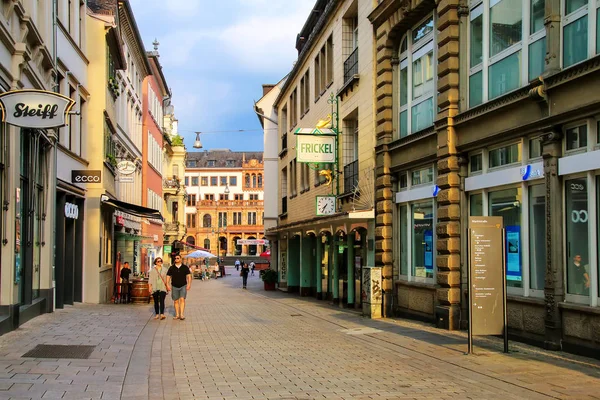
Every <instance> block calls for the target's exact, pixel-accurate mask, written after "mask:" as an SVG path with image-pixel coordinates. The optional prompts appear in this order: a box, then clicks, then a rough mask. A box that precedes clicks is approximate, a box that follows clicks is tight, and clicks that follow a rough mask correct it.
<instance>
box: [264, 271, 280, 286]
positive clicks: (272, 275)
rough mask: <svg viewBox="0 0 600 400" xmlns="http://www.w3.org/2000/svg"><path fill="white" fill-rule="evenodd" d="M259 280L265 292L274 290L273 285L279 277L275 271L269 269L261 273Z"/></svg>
mask: <svg viewBox="0 0 600 400" xmlns="http://www.w3.org/2000/svg"><path fill="white" fill-rule="evenodd" d="M261 279H262V280H263V283H264V284H265V290H275V284H276V283H277V280H278V279H279V276H278V274H277V271H275V270H272V269H270V268H269V269H266V270H264V271H263V272H262V276H261Z"/></svg>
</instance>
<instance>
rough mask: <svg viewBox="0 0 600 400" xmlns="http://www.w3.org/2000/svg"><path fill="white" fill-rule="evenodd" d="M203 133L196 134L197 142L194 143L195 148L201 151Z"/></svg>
mask: <svg viewBox="0 0 600 400" xmlns="http://www.w3.org/2000/svg"><path fill="white" fill-rule="evenodd" d="M201 133H202V132H196V141H195V142H194V148H195V149H201V148H202V143H201V142H200V134H201Z"/></svg>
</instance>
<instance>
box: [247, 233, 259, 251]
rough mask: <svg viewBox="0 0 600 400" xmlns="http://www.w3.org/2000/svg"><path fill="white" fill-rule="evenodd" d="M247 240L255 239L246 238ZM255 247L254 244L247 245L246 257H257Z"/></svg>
mask: <svg viewBox="0 0 600 400" xmlns="http://www.w3.org/2000/svg"><path fill="white" fill-rule="evenodd" d="M248 239H256V237H254V236H248ZM257 247H258V246H256V245H255V244H250V245H248V255H249V256H255V255H257V252H256V251H257Z"/></svg>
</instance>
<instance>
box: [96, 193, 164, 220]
mask: <svg viewBox="0 0 600 400" xmlns="http://www.w3.org/2000/svg"><path fill="white" fill-rule="evenodd" d="M100 203H101V204H106V205H107V206H111V207H113V208H116V209H117V210H121V211H124V212H126V213H128V214H131V215H135V216H137V217H142V218H154V219H160V220H161V221H164V220H165V219H164V218H163V216H162V215H161V214H160V211H158V210H154V209H152V208H147V207H142V206H138V205H135V204H131V203H125V202H124V201H120V200H115V199H111V198H110V197H108V196H107V195H105V194H103V195H102V196H100Z"/></svg>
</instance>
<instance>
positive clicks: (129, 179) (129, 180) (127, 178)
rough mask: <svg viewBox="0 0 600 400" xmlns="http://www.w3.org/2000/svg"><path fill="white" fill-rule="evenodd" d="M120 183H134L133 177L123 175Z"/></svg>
mask: <svg viewBox="0 0 600 400" xmlns="http://www.w3.org/2000/svg"><path fill="white" fill-rule="evenodd" d="M119 182H120V183H133V175H128V176H125V175H123V174H121V175H119Z"/></svg>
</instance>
